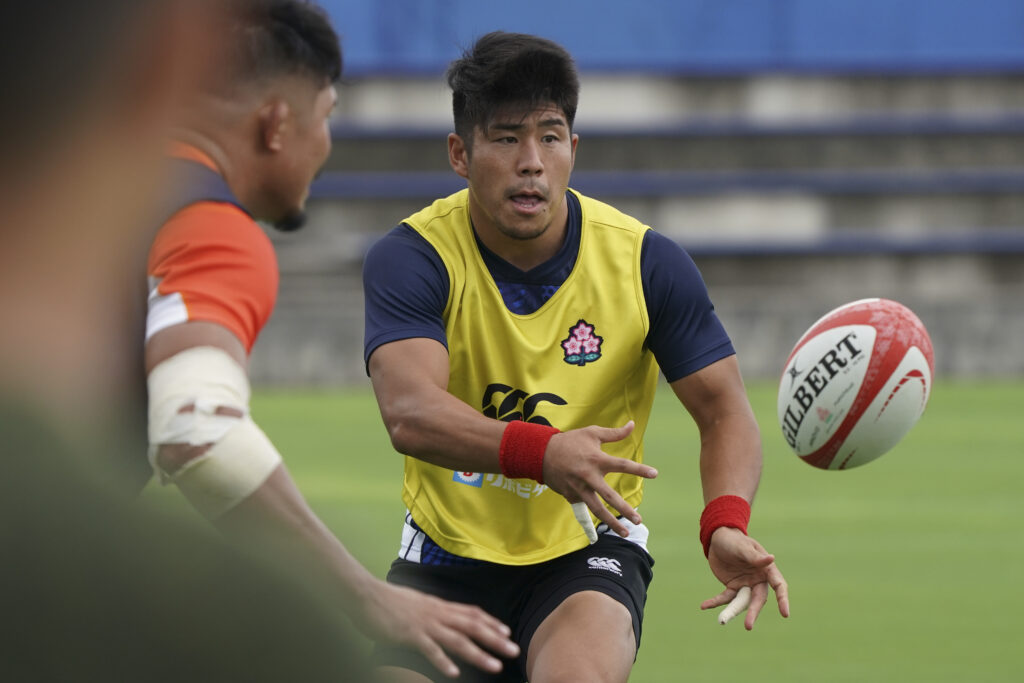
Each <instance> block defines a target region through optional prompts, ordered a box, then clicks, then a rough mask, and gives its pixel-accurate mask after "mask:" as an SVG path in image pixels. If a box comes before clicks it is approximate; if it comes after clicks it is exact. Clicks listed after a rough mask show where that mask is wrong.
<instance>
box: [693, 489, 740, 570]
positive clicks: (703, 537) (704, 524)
mask: <svg viewBox="0 0 1024 683" xmlns="http://www.w3.org/2000/svg"><path fill="white" fill-rule="evenodd" d="M749 523H750V503H748V502H747V501H746V500H745V499H743V498H740V497H739V496H719V497H718V498H715V499H714V500H712V501H711V502H710V503H708V504H707V507H705V508H704V513H703V514H702V515H701V516H700V543H701V545H703V546H704V556H705V557H707V554H708V551H709V550H710V549H711V534H713V533H715V529H718V528H720V527H723V526H728V527H732V528H734V529H739V530H740V531H742V532H743V533H747V524H749Z"/></svg>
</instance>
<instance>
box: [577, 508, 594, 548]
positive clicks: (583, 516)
mask: <svg viewBox="0 0 1024 683" xmlns="http://www.w3.org/2000/svg"><path fill="white" fill-rule="evenodd" d="M572 514H573V516H575V517H576V521H577V522H578V523H579V525H580V526H581V527H583V532H584V533H585V534H586V535H587V540H588V541H590V542H591V543H597V529H596V528H594V520H593V519H592V518H591V517H590V510H589V509H587V504H586V503H584V502H583V501H577V502H575V503H573V504H572Z"/></svg>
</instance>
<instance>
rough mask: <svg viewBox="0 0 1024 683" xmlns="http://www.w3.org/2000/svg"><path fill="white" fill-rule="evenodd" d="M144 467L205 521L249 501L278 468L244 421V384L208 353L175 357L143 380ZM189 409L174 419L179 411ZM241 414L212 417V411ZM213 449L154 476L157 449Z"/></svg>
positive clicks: (231, 364) (222, 357)
mask: <svg viewBox="0 0 1024 683" xmlns="http://www.w3.org/2000/svg"><path fill="white" fill-rule="evenodd" d="M147 384H148V387H149V443H150V446H149V461H150V464H151V465H152V466H153V469H154V470H155V471H156V473H157V476H158V477H159V478H160V482H161V484H167V483H169V482H174V483H175V484H177V486H178V488H179V489H180V490H181V492H182V493H183V494H184V495H185V497H186V498H188V499H189V501H191V503H192V504H193V505H194V506H195V507H196V509H197V510H199V511H200V512H201V513H202V514H203V515H205V516H206V517H207V518H210V519H214V518H216V517H219V516H220V515H222V514H224V513H225V512H227V511H228V510H230V509H231V508H232V507H234V506H235V505H237V504H238V503H240V502H241V501H242V500H244V499H245V498H248V497H249V496H250V495H251V494H252V493H253V492H254V491H255V490H256V489H258V488H259V487H260V486H261V485H262V484H263V482H265V481H266V480H267V477H269V476H270V474H271V473H272V472H273V471H274V469H276V468H277V466H278V464H280V462H281V456H280V454H279V453H278V452H277V450H276V449H275V448H274V445H273V444H272V443H270V440H269V439H268V438H267V436H266V435H265V434H264V433H263V432H262V430H260V428H259V427H257V426H256V424H255V423H254V422H253V421H252V418H250V417H249V394H250V391H249V379H248V377H247V376H246V374H245V370H243V369H242V368H241V367H240V366H239V365H238V363H236V362H235V361H234V359H232V358H231V356H230V355H228V354H227V353H226V352H225V351H223V350H221V349H218V348H215V347H194V348H191V349H187V350H185V351H182V352H181V353H178V354H176V355H174V356H172V357H171V358H168V359H167V360H165V361H164V362H162V363H160V364H159V365H158V366H156V367H155V368H154V369H153V371H152V372H150V373H149V378H148V381H147ZM189 406H194V408H192V409H190V410H188V411H187V412H181V410H182V408H188V407H189ZM221 407H224V408H229V409H234V410H235V411H237V412H239V413H240V414H241V417H236V416H233V415H220V414H217V409H218V408H221ZM170 444H188V445H192V446H204V445H206V444H212V445H211V446H210V448H209V449H208V450H207V451H206V452H205V453H203V454H202V455H200V456H198V457H196V458H193V459H191V460H189V461H188V462H186V463H185V464H183V465H182V466H181V467H180V468H179V469H177V470H176V471H174V472H173V473H170V474H169V473H167V472H164V471H162V470H161V468H160V466H159V464H158V462H157V453H158V451H159V449H160V446H162V445H170Z"/></svg>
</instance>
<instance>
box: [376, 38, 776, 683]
mask: <svg viewBox="0 0 1024 683" xmlns="http://www.w3.org/2000/svg"><path fill="white" fill-rule="evenodd" d="M448 83H449V85H450V86H451V87H452V90H453V109H454V116H455V133H453V134H451V135H449V137H448V151H449V161H450V164H451V166H452V168H453V169H454V170H455V172H456V173H457V174H458V175H460V176H462V177H463V178H465V179H466V180H467V183H468V189H467V190H464V191H462V192H458V193H456V194H454V195H452V196H450V197H447V198H444V199H440V200H438V201H436V202H435V203H434V204H433V205H432V206H430V207H427V208H426V209H424V210H422V211H420V212H419V213H416V214H414V215H412V216H410V217H409V218H407V219H406V220H405V221H404V222H403V223H402V225H400V226H399V227H397V228H396V229H395V230H393V231H392V232H391V233H389V234H388V235H387V236H386V237H385V238H384V239H383V240H381V241H380V242H378V243H377V244H376V245H375V246H374V247H373V249H372V250H371V251H370V253H369V254H368V256H367V259H366V264H365V269H364V288H365V294H366V302H367V304H366V348H365V354H366V358H367V362H368V370H369V373H370V377H371V379H372V382H373V387H374V391H375V392H376V395H377V400H378V402H379V404H380V409H381V414H382V416H383V419H384V423H385V425H386V426H387V429H388V432H389V433H390V435H391V439H392V443H393V444H394V445H395V448H396V449H397V450H399V451H400V452H402V453H404V454H406V455H407V456H408V457H406V459H405V484H404V490H403V500H404V502H405V503H406V506H407V507H408V509H409V513H408V514H407V515H406V522H405V528H404V534H403V538H402V545H401V550H400V555H399V559H397V560H396V561H395V562H394V563H393V564H392V568H391V571H390V572H389V574H388V580H389V581H393V582H395V583H399V584H403V585H409V586H414V587H418V588H421V589H423V590H427V591H431V592H433V593H435V594H437V595H440V596H442V597H445V598H447V599H453V600H459V601H465V602H472V603H474V604H478V605H481V606H483V607H484V608H485V609H487V610H488V611H490V612H491V613H492V614H494V615H496V616H498V617H499V618H500V619H502V620H503V621H505V622H506V623H508V624H509V625H510V626H511V627H512V629H513V634H514V638H515V640H516V641H517V642H518V643H519V645H520V647H521V648H522V652H523V653H522V655H520V657H519V659H518V662H517V663H518V665H519V668H518V670H514V669H512V667H508V668H509V671H507V672H505V673H503V674H502V675H500V676H493V677H488V676H481V678H480V679H479V680H495V681H497V680H501V681H522V680H523V679H524V678H525V679H528V680H530V681H534V682H535V683H536V682H540V681H588V682H593V681H625V680H626V679H627V678H628V676H629V672H630V670H631V668H632V665H633V661H634V659H635V656H636V653H637V648H638V646H639V643H640V631H641V623H642V618H643V609H644V603H645V600H646V592H647V587H648V584H649V582H650V580H651V577H652V566H653V564H654V561H653V559H652V558H651V556H650V555H649V553H648V551H647V540H648V533H649V532H648V529H647V527H646V526H645V525H644V524H643V523H642V520H641V518H640V515H639V514H638V513H637V512H636V510H635V507H636V506H637V505H638V504H639V503H640V500H641V496H642V483H643V479H644V478H652V477H654V476H656V474H657V472H656V471H655V470H654V469H653V468H651V467H649V466H647V465H644V464H642V454H643V446H642V436H643V432H644V429H645V427H646V423H647V419H648V416H649V414H650V407H651V403H652V401H653V399H654V395H655V389H656V383H657V376H658V367H659V366H660V368H661V370H662V371H663V372H664V374H665V375H666V377H667V378H668V381H669V382H670V384H671V386H672V388H673V390H674V392H675V394H676V395H677V396H678V398H679V400H680V401H681V402H682V404H683V406H685V408H686V409H687V410H688V411H689V413H690V414H691V415H692V417H693V419H694V421H695V422H696V424H697V426H698V428H699V431H700V443H701V446H700V448H701V454H700V474H701V481H702V484H703V490H704V502H705V504H706V508H705V512H704V515H703V517H702V524H701V540H702V542H703V544H704V549H705V552H706V553H707V554H708V559H709V562H710V567H711V570H712V572H713V573H714V574H715V576H717V577H718V578H719V579H720V580H721V581H722V583H723V584H725V586H726V588H725V589H724V590H723V592H722V593H721V594H720V595H719V596H717V597H716V598H713V599H711V600H709V601H706V602H705V605H704V606H706V607H707V606H711V605H717V604H724V602H727V601H728V600H730V599H731V598H732V597H733V596H734V595H735V594H736V593H737V591H738V590H739V589H740V588H742V587H745V586H749V587H751V588H752V591H753V599H752V603H751V608H750V612H749V614H748V616H747V619H746V625H747V628H752V627H753V624H754V620H755V619H756V618H757V615H758V613H759V611H760V610H761V608H762V606H763V605H764V604H765V602H766V600H767V597H768V593H769V587H771V588H773V589H774V590H775V592H776V593H777V598H778V603H779V609H780V611H781V612H782V614H783V615H788V612H789V606H788V598H787V589H786V583H785V581H784V579H783V577H782V574H781V573H780V572H779V570H778V568H777V567H776V566H775V564H774V557H773V556H772V555H770V554H768V553H767V552H766V551H765V550H764V548H762V547H761V546H760V544H758V543H757V541H755V540H754V539H752V538H750V537H748V536H747V535H746V533H745V531H746V526H747V520H748V518H749V514H750V505H749V503H750V501H752V500H753V498H754V494H755V492H756V489H757V486H758V482H759V479H760V473H761V444H760V436H759V433H758V428H757V424H756V423H755V421H754V417H753V413H752V411H751V409H750V405H749V403H748V401H747V398H746V393H745V390H744V387H743V382H742V380H741V379H740V373H739V368H738V364H737V361H736V357H735V353H734V351H733V347H732V344H731V342H730V340H729V338H728V337H727V335H726V333H725V331H724V330H723V328H722V326H721V324H720V323H719V321H718V319H717V317H716V315H715V313H714V309H713V306H712V305H711V301H710V300H709V298H708V295H707V291H706V288H705V286H704V283H703V281H702V280H701V277H700V274H699V273H698V271H697V269H696V267H695V266H694V264H693V262H692V261H691V260H690V259H689V257H688V256H687V255H686V253H685V252H684V251H683V250H682V249H680V248H679V247H678V246H677V245H676V244H675V243H673V242H671V241H670V240H668V239H666V238H665V237H662V236H660V235H658V234H657V233H655V232H654V231H652V230H650V229H649V228H648V227H647V226H644V225H642V224H641V223H639V222H638V221H636V220H635V219H633V218H630V217H629V216H626V215H624V214H622V213H620V212H618V211H617V210H615V209H614V208H612V207H610V206H608V205H606V204H603V203H601V202H598V201H595V200H593V199H590V198H588V197H585V196H583V195H581V194H579V193H577V192H575V191H574V190H570V189H568V183H569V176H570V173H571V171H572V167H573V163H574V160H575V152H576V145H577V141H578V138H577V136H576V135H575V134H573V132H572V125H573V119H574V116H575V113H576V104H577V95H578V80H577V76H576V72H575V67H574V65H573V62H572V59H571V57H570V56H569V55H568V54H567V53H566V52H565V51H564V50H563V49H562V48H561V47H559V46H558V45H555V44H554V43H551V42H550V41H547V40H543V39H539V38H535V37H533V36H526V35H520V34H508V33H493V34H489V35H487V36H484V37H483V38H481V39H480V40H479V41H478V42H477V43H476V45H475V46H474V47H473V48H472V49H471V50H470V51H469V52H468V53H467V54H466V55H464V56H463V58H462V59H460V60H458V61H456V62H454V63H453V64H452V66H451V67H450V68H449V71H448ZM556 428H557V429H556ZM559 429H561V430H562V431H559ZM580 502H583V503H585V504H586V507H587V508H589V510H590V512H591V513H592V514H593V515H594V516H596V517H597V521H598V522H599V523H600V524H599V526H598V527H597V528H596V533H595V530H594V529H593V527H592V523H593V519H592V518H591V517H590V515H589V514H587V513H586V511H585V510H583V509H582V507H580V506H578V505H577V506H576V507H577V509H579V510H580V516H578V517H577V516H576V515H574V511H573V506H571V505H570V503H574V504H578V503H580ZM578 522H579V523H578ZM581 526H582V527H583V528H581ZM588 537H590V538H591V541H592V544H588ZM376 659H377V664H378V665H380V671H381V672H382V674H384V677H385V680H390V681H423V680H428V679H433V680H436V679H437V676H436V672H433V671H432V670H431V668H430V665H429V663H427V662H425V661H423V659H422V658H420V657H417V656H416V655H415V653H412V652H409V651H401V650H399V649H397V648H384V647H382V648H380V649H379V650H378V652H377V655H376ZM474 680H476V679H474Z"/></svg>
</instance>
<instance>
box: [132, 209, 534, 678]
mask: <svg viewBox="0 0 1024 683" xmlns="http://www.w3.org/2000/svg"><path fill="white" fill-rule="evenodd" d="M222 218H223V217H222ZM227 220H230V219H227ZM188 227H189V226H180V225H177V226H170V228H171V229H170V230H169V231H168V232H164V231H161V235H159V236H158V239H157V242H156V243H155V245H154V251H153V253H152V254H151V262H150V266H151V267H150V272H151V273H154V274H156V275H158V276H160V277H161V278H162V280H161V282H162V283H163V284H164V285H165V287H164V288H163V289H159V288H158V289H157V290H156V291H155V292H154V295H153V296H152V297H151V301H153V302H156V303H155V305H153V306H151V310H150V313H151V320H150V321H149V328H150V332H151V334H149V338H148V340H147V343H146V370H147V375H148V377H147V381H148V387H149V391H150V426H149V427H150V442H151V453H150V458H151V462H152V464H153V466H154V469H155V470H156V471H157V473H158V475H159V476H160V477H161V479H162V480H164V481H165V482H174V483H175V484H176V485H177V486H178V488H179V489H180V490H181V491H182V493H183V494H185V496H186V498H188V499H189V500H190V501H191V502H192V503H193V505H194V506H195V507H196V508H197V509H198V510H199V511H200V512H202V513H203V514H204V515H205V516H206V517H207V518H209V519H210V520H211V522H213V524H214V525H215V526H217V527H218V528H219V529H221V530H222V531H223V532H225V534H226V535H227V536H229V537H230V538H232V539H235V540H237V541H241V542H243V543H245V544H246V545H248V546H250V547H252V548H254V549H256V550H257V551H259V552H262V553H265V554H267V555H268V556H269V557H271V558H272V559H278V561H279V558H281V557H287V558H289V567H290V568H291V569H294V570H296V571H297V572H298V573H300V574H301V575H302V576H303V577H304V578H312V579H314V580H316V581H318V585H320V586H321V587H322V588H323V591H324V594H325V595H327V596H329V597H330V596H333V599H332V600H331V602H336V603H337V604H340V605H342V606H343V608H344V609H345V610H346V611H347V612H348V614H349V615H350V616H351V617H352V618H353V621H354V622H355V623H356V624H357V625H358V626H359V627H360V628H361V629H363V630H364V631H365V632H366V633H367V634H368V635H369V636H370V637H372V638H375V639H385V640H389V641H392V642H396V643H399V644H403V645H407V646H410V647H414V648H417V649H419V650H420V651H421V652H422V653H423V654H424V655H425V656H426V657H427V658H428V659H430V661H431V662H432V663H434V665H435V666H437V668H438V669H439V670H441V671H443V672H446V673H448V674H449V675H452V676H454V675H457V672H458V670H457V667H455V664H454V663H453V662H452V660H451V659H450V658H449V656H448V655H447V654H446V651H447V652H449V653H452V654H455V655H457V656H458V657H460V658H462V659H464V660H465V661H466V662H468V663H470V664H471V665H475V666H478V667H480V668H483V669H486V670H489V671H497V670H500V668H501V663H500V661H498V660H497V659H495V658H494V657H493V656H491V655H490V654H488V653H487V652H485V651H484V650H483V649H482V648H481V647H480V646H483V647H484V648H487V649H490V650H491V651H493V652H496V653H499V654H501V655H503V656H515V655H516V654H517V653H518V648H517V647H516V646H515V645H514V644H513V643H512V642H511V641H510V640H509V638H508V635H509V631H508V629H507V627H505V626H504V625H503V624H501V623H500V622H499V621H498V620H496V619H494V618H493V617H491V616H490V615H488V614H487V613H486V612H484V611H483V610H480V609H479V608H476V607H471V606H466V605H458V604H454V603H448V602H444V601H441V600H439V599H437V598H434V597H432V596H427V595H424V594H422V593H419V592H416V591H411V590H409V589H405V588H401V587H398V586H392V585H390V584H387V583H385V582H383V581H381V580H379V579H377V578H376V577H374V576H373V575H371V574H370V573H369V572H368V571H367V570H366V569H365V568H364V567H363V566H362V565H361V564H359V562H357V561H356V559H355V558H354V557H353V556H352V555H351V554H350V553H349V552H348V550H347V549H346V548H345V547H344V545H342V543H341V542H340V541H339V540H338V539H337V538H336V537H335V536H334V534H332V533H331V531H330V530H329V529H328V528H327V527H326V525H324V524H323V522H322V521H321V520H320V519H319V518H318V517H317V516H316V514H315V513H314V512H313V510H312V509H311V508H310V507H309V505H308V503H307V502H306V500H305V499H304V498H303V496H302V495H301V493H300V492H299V490H298V488H297V487H296V486H295V483H294V481H293V480H292V478H291V475H290V474H289V472H288V470H287V468H286V467H285V465H284V463H283V462H282V461H281V457H280V455H278V453H277V451H276V449H275V448H274V446H273V445H272V444H271V443H270V441H269V439H267V438H266V436H265V435H264V434H263V432H262V431H261V430H260V429H259V428H258V427H257V426H256V425H255V423H254V422H253V421H252V419H251V418H250V416H249V383H248V376H247V373H246V370H245V367H246V363H247V357H248V347H249V346H251V343H252V339H251V338H248V337H246V336H245V335H246V331H247V330H249V329H253V330H258V329H259V327H260V326H261V325H262V322H263V321H264V320H265V317H266V316H269V312H270V311H269V309H270V308H272V306H273V300H272V298H271V299H270V300H269V301H264V302H263V303H262V305H261V304H260V302H259V300H258V299H257V300H255V301H253V302H251V303H253V305H252V306H237V305H236V306H232V305H231V304H230V301H227V300H225V301H221V302H220V304H219V305H218V304H217V301H216V300H217V290H218V283H219V284H223V282H219V281H218V271H222V270H224V268H218V267H217V263H218V259H223V258H226V257H225V256H224V253H227V252H225V251H220V252H219V255H218V256H217V257H216V258H211V259H209V260H206V259H205V257H204V256H203V255H202V254H201V253H192V254H191V257H190V254H189V248H193V249H194V248H196V245H197V244H198V243H199V240H200V237H199V236H198V235H192V236H191V237H192V239H189V240H187V241H185V242H182V241H181V240H177V239H172V238H174V237H175V235H174V228H180V229H181V230H182V231H183V233H184V234H179V235H177V237H185V236H187V235H188V230H187V228H188ZM236 227H238V228H239V229H241V228H243V227H246V226H245V225H244V224H240V225H238V226H236ZM248 227H249V228H250V229H252V230H258V228H256V226H248ZM165 230H167V228H165ZM207 236H208V231H207ZM231 239H232V242H231V244H230V246H231V247H232V249H231V250H229V251H230V253H233V254H236V255H237V254H238V253H239V252H244V250H245V248H254V249H257V250H258V249H260V248H261V247H260V245H259V244H257V245H256V246H255V247H253V246H252V245H249V247H245V246H243V245H242V244H241V243H239V242H238V236H237V234H236V235H234V236H233V237H232V238H231ZM185 245H189V247H188V248H186V246H185ZM263 247H269V245H268V244H264V245H263ZM211 250H212V251H213V252H215V253H218V250H217V249H211ZM253 256H254V257H253V258H252V259H242V262H241V263H236V265H235V267H234V272H233V273H232V274H231V277H229V278H228V279H229V280H231V279H232V278H234V277H235V276H238V275H239V274H240V273H245V272H246V271H245V269H246V267H248V266H246V265H245V264H249V265H250V266H251V264H252V263H255V262H258V261H259V260H260V259H259V255H258V254H254V255H253ZM175 259H182V260H184V261H187V263H178V264H175V263H174V261H175ZM176 265H177V266H178V267H175V266H176ZM258 270H259V269H258V268H257V269H256V270H255V271H252V272H249V273H248V275H249V276H258V275H259V272H258ZM185 273H203V275H204V277H205V278H206V279H205V280H202V281H201V282H193V283H189V282H187V281H186V280H187V277H188V276H187V275H184V274H185ZM221 275H223V273H221ZM179 276H180V277H179ZM263 276H264V277H270V274H269V273H264V274H263ZM248 279H250V277H245V278H243V280H248ZM274 282H275V285H276V280H275V281H274ZM168 283H170V284H171V285H174V286H175V287H177V288H178V290H180V291H172V289H173V288H172V287H171V286H170V285H168ZM204 288H205V295H206V297H207V298H206V299H205V300H204V298H203V296H204V292H203V290H204ZM190 292H191V295H190V294H189V293H190ZM222 294H223V296H224V297H229V296H230V294H229V293H228V292H227V290H225V291H224V292H222ZM178 298H180V300H181V303H182V304H183V306H184V308H183V309H182V310H184V311H191V313H190V315H191V314H195V315H199V316H202V317H204V318H208V319H198V320H195V319H188V316H186V319H185V320H184V321H183V322H173V323H172V324H167V323H168V321H169V320H171V319H173V311H171V309H172V308H173V304H174V303H175V302H176V301H178ZM161 302H163V303H164V305H163V306H161V305H160V303H161ZM189 303H194V305H193V306H189V305H188V304H189ZM223 308H229V309H230V308H233V309H234V311H235V314H236V315H235V316H231V315H227V314H224V311H223V310H221V309H223ZM261 309H265V310H261ZM218 310H220V311H221V312H220V313H217V312H216V311H218ZM154 311H156V315H154ZM198 311H206V313H196V312H198ZM239 311H242V312H241V313H240V312H239ZM249 315H252V316H254V318H253V319H252V320H246V317H247V316H249Z"/></svg>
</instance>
